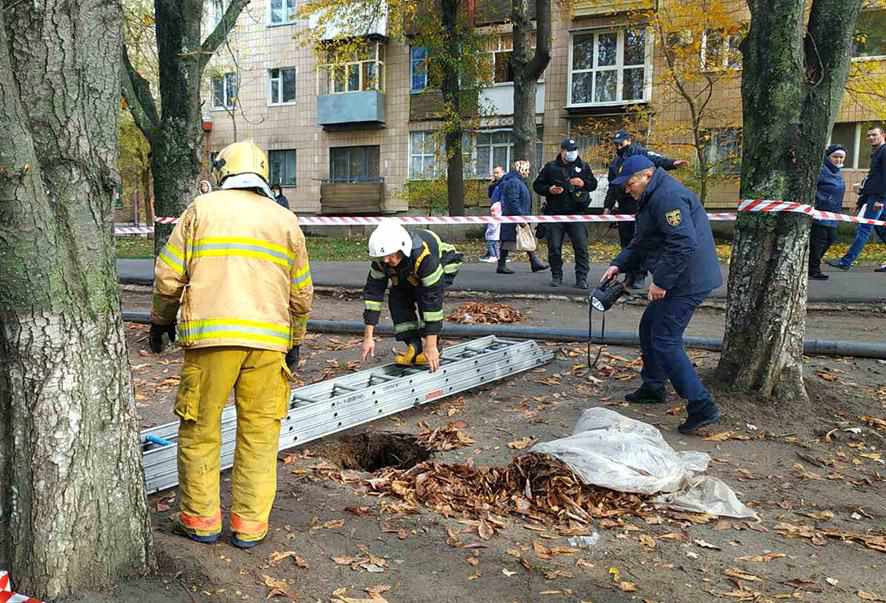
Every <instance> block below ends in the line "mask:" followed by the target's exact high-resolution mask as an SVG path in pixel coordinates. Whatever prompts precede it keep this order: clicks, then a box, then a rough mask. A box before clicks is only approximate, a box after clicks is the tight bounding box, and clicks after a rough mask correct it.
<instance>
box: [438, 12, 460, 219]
mask: <svg viewBox="0 0 886 603" xmlns="http://www.w3.org/2000/svg"><path fill="white" fill-rule="evenodd" d="M459 3H460V1H459V0H442V1H441V3H440V8H441V13H442V21H443V32H444V35H445V36H447V37H448V44H447V45H446V49H447V55H448V56H447V57H445V58H444V63H443V81H442V83H441V87H440V88H441V92H442V94H443V102H444V103H445V105H446V108H445V110H446V112H447V113H448V114H449V119H448V120H447V121H448V123H447V129H446V136H445V140H446V158H447V160H446V168H447V171H446V196H447V200H448V204H449V215H450V216H463V215H465V175H464V155H463V153H462V137H463V135H464V129H463V128H462V126H461V119H462V117H461V96H462V94H461V85H460V84H459V76H460V73H459V67H458V66H459V60H458V53H459V48H461V40H460V38H461V33H460V32H461V26H460V24H459V23H458V18H459V14H458V9H459Z"/></svg>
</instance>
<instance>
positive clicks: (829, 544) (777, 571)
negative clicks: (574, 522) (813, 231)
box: [81, 293, 886, 603]
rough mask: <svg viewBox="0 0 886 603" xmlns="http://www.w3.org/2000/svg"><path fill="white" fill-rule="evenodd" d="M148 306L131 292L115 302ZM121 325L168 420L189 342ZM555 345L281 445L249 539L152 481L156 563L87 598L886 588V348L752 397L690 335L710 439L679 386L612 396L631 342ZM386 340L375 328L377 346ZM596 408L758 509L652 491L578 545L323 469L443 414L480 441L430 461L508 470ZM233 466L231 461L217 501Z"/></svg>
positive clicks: (726, 593)
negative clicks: (706, 394) (716, 376)
mask: <svg viewBox="0 0 886 603" xmlns="http://www.w3.org/2000/svg"><path fill="white" fill-rule="evenodd" d="M458 301H459V300H452V301H451V302H449V308H452V307H454V306H456V305H457V303H458ZM499 301H501V300H499ZM144 302H145V299H144V297H143V296H142V295H141V294H137V293H130V294H128V295H127V298H126V307H127V309H138V306H139V305H142V306H144ZM509 303H511V305H513V306H514V307H515V308H517V309H520V310H521V311H523V312H524V313H526V314H527V319H526V323H527V324H533V325H543V324H551V325H558V326H567V327H570V328H582V327H583V326H584V324H585V323H584V322H583V318H582V317H583V316H584V312H586V307H585V306H579V305H577V304H571V303H570V302H556V303H554V302H539V301H531V300H516V301H513V302H509ZM449 308H448V309H449ZM639 311H640V310H639V309H637V308H630V307H629V308H627V309H625V310H624V311H623V313H624V315H623V316H621V317H620V318H618V319H615V320H613V321H612V324H617V325H618V327H614V326H611V325H607V326H608V327H609V328H612V329H613V330H630V329H631V328H636V319H637V316H639ZM718 312H719V311H718V310H715V309H711V310H705V311H702V312H700V313H699V315H698V316H697V317H696V319H694V321H693V324H692V326H691V327H690V334H696V335H714V334H719V333H716V332H715V331H716V330H717V328H718V324H719V325H722V313H720V314H718ZM314 317H316V318H338V319H349V320H351V319H357V318H359V304H358V303H356V302H355V301H349V300H347V299H335V298H330V297H325V296H318V299H317V308H316V310H315V313H314ZM883 320H884V318H883V316H882V315H869V314H863V313H822V314H821V315H815V316H814V317H813V318H812V319H811V320H810V321H809V326H810V331H811V332H812V333H815V334H816V335H815V336H817V337H821V338H831V339H843V338H847V339H848V338H850V335H851V336H853V337H858V338H867V339H871V340H877V339H880V340H882V337H879V338H878V337H877V331H879V333H882V332H883V328H882V327H883V326H884V325H883ZM719 328H722V327H719ZM128 329H129V343H130V358H131V361H132V366H133V375H134V378H135V387H136V399H137V404H138V407H139V412H140V415H141V417H142V421H143V424H144V425H145V426H151V425H156V424H161V423H166V422H169V421H172V420H173V415H172V413H171V407H172V400H173V399H174V396H175V388H176V385H177V381H178V380H177V375H178V370H179V368H180V365H181V352H180V351H179V350H170V351H167V352H165V353H164V354H162V355H160V356H153V355H149V354H147V353H146V352H145V351H144V350H145V347H146V335H147V328H146V327H144V326H142V325H129V326H128ZM450 343H451V342H450ZM546 345H548V347H550V349H552V350H554V351H555V352H556V358H555V360H554V361H552V362H551V363H549V364H548V365H546V366H544V367H543V368H541V369H536V370H533V371H529V372H526V373H523V374H520V375H518V376H515V377H511V378H509V379H506V380H503V381H500V382H497V383H494V384H490V385H488V386H486V387H483V388H479V389H475V390H472V391H470V392H467V393H465V394H463V395H460V396H457V397H454V398H452V399H444V400H441V401H439V402H436V403H432V404H428V405H426V406H423V407H420V408H417V409H413V410H410V411H407V412H405V413H402V414H400V415H397V416H394V417H391V418H387V419H382V420H380V421H377V422H375V423H372V424H369V425H367V426H364V427H363V428H358V429H355V430H352V431H351V432H349V433H348V434H346V435H344V434H343V435H341V436H333V437H330V438H326V439H324V440H321V441H317V442H312V443H309V444H307V445H306V447H303V448H298V449H294V450H291V451H284V452H281V453H280V455H279V458H280V462H279V464H278V487H277V498H276V502H275V505H274V509H273V514H272V517H271V522H272V523H271V526H272V527H271V532H270V534H269V537H268V539H267V540H266V541H265V542H264V543H262V544H261V545H259V546H258V547H256V548H255V549H253V550H252V551H248V552H246V551H240V550H238V549H235V548H233V547H232V546H231V545H230V544H228V538H229V534H228V532H227V531H226V532H225V533H224V534H223V538H222V539H221V540H220V542H219V543H218V544H216V545H211V546H207V545H201V544H197V543H193V542H190V541H188V540H186V539H183V538H181V537H178V536H175V535H173V534H172V533H171V526H170V521H169V516H170V514H171V513H172V512H173V511H174V510H175V508H176V501H175V492H174V491H168V492H163V493H160V494H157V495H154V496H152V497H151V500H150V504H151V508H152V510H153V522H154V536H155V543H156V549H157V552H158V558H159V561H160V566H161V567H160V573H159V575H158V576H156V577H152V578H146V579H141V580H134V581H131V582H129V583H127V584H125V585H123V586H121V587H120V589H119V590H118V591H117V592H115V593H111V594H104V595H94V594H88V595H85V596H84V598H83V599H81V600H84V601H102V602H104V601H139V602H140V603H153V602H155V601H156V602H158V603H159V602H160V601H163V602H169V601H172V602H193V601H264V600H266V599H268V598H271V599H272V600H280V601H286V600H293V601H310V602H313V601H318V602H319V601H323V602H326V601H333V602H343V603H349V602H351V601H364V600H365V601H377V602H379V601H382V600H386V601H389V602H390V603H395V602H408V603H412V602H415V603H419V602H435V603H437V602H448V601H459V602H463V601H478V602H490V603H497V602H502V603H510V602H521V603H523V602H538V601H550V602H552V603H555V602H561V601H565V602H576V603H578V602H581V601H593V602H595V603H599V602H613V603H617V602H621V601H656V602H689V603H695V602H702V601H718V600H720V601H775V600H781V599H790V600H801V601H820V602H832V601H834V602H837V601H847V602H848V601H886V577H884V570H886V555H884V553H886V485H884V476H886V467H884V453H883V450H884V448H886V446H884V440H886V378H884V377H886V362H883V361H877V360H867V359H850V358H827V357H809V358H807V364H806V375H807V381H808V389H809V391H810V393H811V397H812V400H811V402H810V403H809V404H808V405H792V404H785V403H782V404H779V403H776V404H768V405H763V404H758V403H757V402H755V401H754V400H749V399H746V398H742V397H739V396H734V395H730V394H728V393H725V392H724V391H722V389H723V388H721V387H719V384H717V383H715V382H714V380H713V377H712V376H711V375H712V374H711V369H712V368H713V367H714V366H715V365H716V361H717V355H716V354H714V353H711V352H695V351H693V352H692V353H691V356H692V357H693V359H694V360H695V361H696V363H697V364H698V366H699V368H700V370H701V372H702V374H703V376H704V377H705V379H706V381H707V382H708V384H709V385H710V386H711V388H712V389H713V390H714V392H715V395H716V397H717V399H718V401H719V403H720V404H721V406H722V409H723V413H724V416H723V422H722V423H721V424H720V425H719V426H717V427H715V428H713V429H711V430H710V431H709V432H708V436H709V437H708V438H702V437H685V436H681V435H680V434H679V433H678V432H677V431H676V426H677V425H678V424H679V423H680V422H681V421H682V415H683V408H682V405H681V404H680V403H679V401H678V400H677V399H676V398H675V396H674V395H673V393H672V394H671V397H670V398H669V400H668V403H666V404H663V405H654V406H639V407H638V406H631V405H627V404H625V403H623V402H622V396H623V395H624V394H625V393H627V392H628V391H631V390H632V389H634V388H636V387H637V385H638V383H639V358H638V350H636V349H629V348H614V347H610V348H608V350H607V351H606V353H604V354H603V356H602V359H601V363H600V366H599V367H598V369H597V371H595V373H594V375H593V377H594V379H589V378H588V376H587V375H585V374H584V372H583V371H582V370H581V368H582V366H583V364H584V353H585V348H584V346H583V345H574V344H573V345H564V344H546ZM392 346H393V342H392V341H390V340H385V341H383V342H381V344H380V345H379V346H378V347H377V349H379V350H389V349H390V348H391V347H392ZM358 350H359V341H358V340H357V339H356V338H352V337H342V336H340V337H329V336H325V335H314V334H312V335H310V336H309V340H308V342H307V343H306V346H305V348H304V351H303V354H302V357H303V358H304V366H303V370H302V371H301V372H300V375H299V376H300V377H301V378H302V379H304V380H305V382H308V383H310V382H314V381H316V380H319V379H323V378H328V377H331V376H335V375H340V374H344V373H345V372H347V371H349V370H351V369H349V368H348V363H349V362H352V361H354V360H355V359H357V357H358ZM387 358H389V356H388V357H386V358H379V359H378V362H379V363H381V362H383V361H387ZM351 366H352V367H353V364H352V365H351ZM600 405H605V406H608V407H610V408H611V409H613V410H616V411H617V412H619V413H622V414H624V415H626V416H629V417H632V418H635V419H639V420H642V421H646V422H648V423H651V424H652V425H655V426H656V427H658V428H659V429H660V430H661V431H662V433H663V434H664V436H665V438H666V440H667V441H668V442H669V443H670V444H671V446H673V447H674V448H675V449H676V450H678V451H684V450H701V451H704V452H707V453H709V454H710V455H711V456H712V458H713V462H712V463H711V466H710V468H709V470H708V473H709V474H711V475H714V476H716V477H719V478H721V479H722V480H724V481H725V482H726V483H727V484H729V485H730V486H731V487H732V488H733V489H734V490H735V491H736V493H737V494H738V496H739V498H740V499H741V500H742V501H743V502H745V503H746V504H748V505H750V506H751V507H752V508H753V509H754V510H755V511H756V512H757V513H758V515H759V517H760V520H759V521H745V520H731V519H717V518H712V517H709V516H699V515H693V514H685V513H677V512H673V511H666V510H656V509H653V508H651V507H646V510H645V511H644V512H643V513H642V514H640V515H639V516H632V515H613V516H612V517H611V518H602V519H601V518H596V519H594V521H593V522H592V524H591V525H590V526H589V528H588V531H587V532H586V534H594V533H595V534H597V535H598V536H597V538H598V539H597V541H596V542H595V543H594V544H591V545H586V546H574V545H572V544H570V536H569V535H564V532H563V530H561V529H559V528H558V527H557V526H555V525H543V524H539V523H537V522H531V521H526V520H525V519H523V518H521V517H520V516H510V517H505V518H503V521H502V525H501V526H496V530H495V534H494V535H492V536H491V537H489V534H488V533H487V534H483V533H482V530H479V529H478V526H477V522H476V521H473V520H472V519H471V518H470V517H464V516H461V515H460V514H459V512H458V511H459V510H458V509H455V512H454V513H453V514H451V515H450V516H448V517H446V516H444V515H442V514H439V513H437V512H435V511H432V510H430V509H428V508H426V507H422V506H420V507H419V508H418V509H417V512H415V513H409V512H396V511H397V510H398V508H399V509H400V510H401V511H402V506H401V507H398V505H397V503H398V502H400V501H398V499H397V498H396V497H395V496H392V495H390V494H387V495H385V496H378V495H377V494H378V493H377V492H373V491H372V490H371V488H369V487H368V486H367V480H368V479H371V478H373V474H370V473H367V472H361V471H355V470H339V469H338V468H336V467H335V466H334V465H335V463H336V462H341V461H342V457H343V455H342V450H343V449H344V446H343V441H344V439H345V438H346V437H347V436H353V435H354V434H361V433H365V434H377V433H386V432H396V433H400V434H417V433H419V432H421V431H422V430H424V429H426V428H428V427H429V428H431V429H436V428H444V427H446V426H447V425H449V424H450V423H453V424H454V428H456V429H457V430H458V431H459V432H460V433H462V434H463V435H464V436H467V438H469V439H471V440H473V442H472V443H469V444H468V445H466V446H463V447H459V448H455V449H452V450H447V451H442V452H434V453H433V455H432V457H431V460H432V461H434V462H436V463H448V464H452V463H472V464H474V465H476V466H500V467H501V466H505V465H507V464H508V463H509V462H511V460H512V459H514V458H515V457H517V456H519V455H521V454H523V453H525V446H527V444H528V443H531V442H535V441H546V440H551V439H555V438H559V437H562V436H565V435H568V434H569V433H570V432H571V430H572V427H573V425H574V424H575V421H576V419H577V418H578V416H579V414H580V413H581V411H582V410H583V409H586V408H589V407H594V406H600ZM878 420H879V421H878ZM420 423H421V425H420ZM527 438H529V440H527ZM228 478H229V475H228V474H227V473H226V474H224V475H223V482H222V501H223V506H225V507H226V506H227V505H228V504H229V503H230V489H229V482H228ZM864 539H867V542H868V545H866V544H865V542H864ZM573 542H574V541H573ZM872 547H875V548H872ZM877 549H879V550H877Z"/></svg>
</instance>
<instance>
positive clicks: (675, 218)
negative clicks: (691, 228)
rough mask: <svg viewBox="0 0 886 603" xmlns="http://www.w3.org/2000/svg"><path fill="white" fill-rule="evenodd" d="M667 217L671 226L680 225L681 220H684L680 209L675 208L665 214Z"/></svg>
mask: <svg viewBox="0 0 886 603" xmlns="http://www.w3.org/2000/svg"><path fill="white" fill-rule="evenodd" d="M665 219H666V220H667V221H668V224H670V225H671V226H679V225H680V222H682V221H683V216H682V215H681V214H680V210H679V209H673V210H671V211H669V212H667V213H666V214H665Z"/></svg>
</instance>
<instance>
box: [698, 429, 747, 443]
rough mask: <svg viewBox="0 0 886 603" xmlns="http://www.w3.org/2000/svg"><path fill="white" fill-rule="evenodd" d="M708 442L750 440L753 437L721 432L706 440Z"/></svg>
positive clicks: (732, 432)
mask: <svg viewBox="0 0 886 603" xmlns="http://www.w3.org/2000/svg"><path fill="white" fill-rule="evenodd" d="M704 439H705V440H706V441H708V442H725V441H726V440H750V439H751V436H748V435H744V434H740V433H735V432H734V431H721V432H720V433H714V434H711V435H709V436H706V437H705V438H704Z"/></svg>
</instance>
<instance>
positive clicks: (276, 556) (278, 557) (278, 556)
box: [269, 551, 308, 569]
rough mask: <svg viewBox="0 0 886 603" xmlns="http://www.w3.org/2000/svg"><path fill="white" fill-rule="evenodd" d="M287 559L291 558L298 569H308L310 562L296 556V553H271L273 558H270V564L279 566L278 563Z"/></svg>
mask: <svg viewBox="0 0 886 603" xmlns="http://www.w3.org/2000/svg"><path fill="white" fill-rule="evenodd" d="M286 558H291V559H292V561H293V563H295V565H296V566H297V567H300V568H302V569H307V568H308V562H307V561H305V559H304V557H301V556H300V555H298V554H296V552H295V551H286V552H283V553H281V552H279V551H274V552H273V553H271V556H270V558H269V562H270V564H271V565H277V564H278V563H280V562H281V561H283V560H284V559H286Z"/></svg>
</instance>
